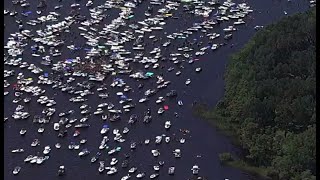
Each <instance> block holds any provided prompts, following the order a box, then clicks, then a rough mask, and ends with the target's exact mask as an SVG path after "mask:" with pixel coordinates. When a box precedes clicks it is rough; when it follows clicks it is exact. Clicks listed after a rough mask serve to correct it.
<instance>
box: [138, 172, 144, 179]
mask: <svg viewBox="0 0 320 180" xmlns="http://www.w3.org/2000/svg"><path fill="white" fill-rule="evenodd" d="M144 176H145V173H143V172H142V173H138V174H137V176H136V178H138V179H141V178H143V177H144Z"/></svg>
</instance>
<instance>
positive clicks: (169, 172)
mask: <svg viewBox="0 0 320 180" xmlns="http://www.w3.org/2000/svg"><path fill="white" fill-rule="evenodd" d="M174 170H175V167H174V166H171V167H169V169H168V174H169V175H173V174H174Z"/></svg>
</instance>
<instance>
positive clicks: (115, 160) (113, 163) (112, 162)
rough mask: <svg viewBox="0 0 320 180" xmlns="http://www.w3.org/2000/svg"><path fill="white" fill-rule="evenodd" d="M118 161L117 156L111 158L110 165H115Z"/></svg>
mask: <svg viewBox="0 0 320 180" xmlns="http://www.w3.org/2000/svg"><path fill="white" fill-rule="evenodd" d="M117 163H118V160H117V159H116V158H112V159H111V162H110V165H111V166H114V165H115V164H117Z"/></svg>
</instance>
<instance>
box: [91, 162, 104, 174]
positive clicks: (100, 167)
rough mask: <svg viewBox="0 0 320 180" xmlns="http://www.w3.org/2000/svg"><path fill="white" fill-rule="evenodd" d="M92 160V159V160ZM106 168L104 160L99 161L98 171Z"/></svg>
mask: <svg viewBox="0 0 320 180" xmlns="http://www.w3.org/2000/svg"><path fill="white" fill-rule="evenodd" d="M91 162H92V161H91ZM104 170H105V167H104V161H100V162H99V168H98V171H99V173H102V172H103V171H104Z"/></svg>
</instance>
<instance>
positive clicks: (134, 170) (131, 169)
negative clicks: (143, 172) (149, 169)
mask: <svg viewBox="0 0 320 180" xmlns="http://www.w3.org/2000/svg"><path fill="white" fill-rule="evenodd" d="M137 169H138V168H136V167H132V168H130V169H129V171H128V172H129V173H134V172H136V170H137Z"/></svg>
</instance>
